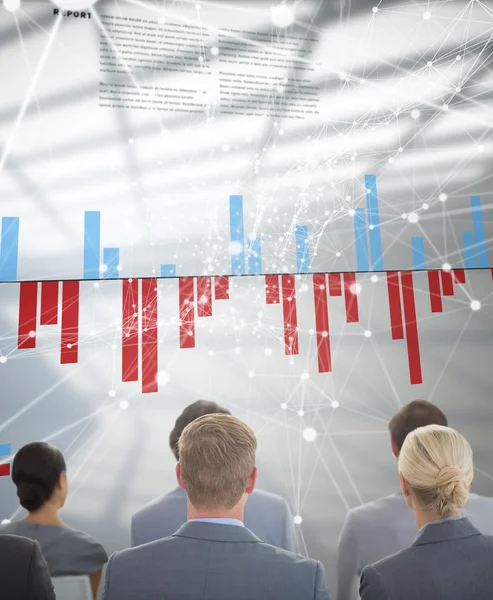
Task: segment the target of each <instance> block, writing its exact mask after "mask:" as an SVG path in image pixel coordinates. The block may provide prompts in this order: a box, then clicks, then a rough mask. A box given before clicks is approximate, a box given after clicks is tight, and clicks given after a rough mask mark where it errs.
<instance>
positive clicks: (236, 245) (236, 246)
mask: <svg viewBox="0 0 493 600" xmlns="http://www.w3.org/2000/svg"><path fill="white" fill-rule="evenodd" d="M230 250H231V254H235V255H237V254H241V253H242V252H243V245H242V244H241V243H240V242H231V245H230Z"/></svg>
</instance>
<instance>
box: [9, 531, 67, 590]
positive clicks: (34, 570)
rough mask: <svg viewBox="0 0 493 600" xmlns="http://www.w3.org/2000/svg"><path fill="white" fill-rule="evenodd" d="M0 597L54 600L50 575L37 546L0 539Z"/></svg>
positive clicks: (16, 538)
mask: <svg viewBox="0 0 493 600" xmlns="http://www.w3.org/2000/svg"><path fill="white" fill-rule="evenodd" d="M0 597H1V598H5V600H7V599H8V600H55V592H54V591H53V585H52V583H51V579H50V572H49V570H48V565H47V564H46V561H45V559H44V558H43V555H42V554H41V548H40V547H39V544H38V542H35V541H33V540H28V539H27V538H23V537H19V536H17V535H0Z"/></svg>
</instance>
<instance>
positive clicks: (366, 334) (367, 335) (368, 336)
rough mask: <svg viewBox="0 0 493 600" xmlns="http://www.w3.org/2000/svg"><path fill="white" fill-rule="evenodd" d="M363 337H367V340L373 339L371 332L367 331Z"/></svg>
mask: <svg viewBox="0 0 493 600" xmlns="http://www.w3.org/2000/svg"><path fill="white" fill-rule="evenodd" d="M363 335H364V336H365V338H371V331H369V330H368V329H367V330H366V331H365V333H364V334H363Z"/></svg>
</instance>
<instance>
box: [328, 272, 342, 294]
mask: <svg viewBox="0 0 493 600" xmlns="http://www.w3.org/2000/svg"><path fill="white" fill-rule="evenodd" d="M329 295H330V296H342V287H341V274H340V273H329Z"/></svg>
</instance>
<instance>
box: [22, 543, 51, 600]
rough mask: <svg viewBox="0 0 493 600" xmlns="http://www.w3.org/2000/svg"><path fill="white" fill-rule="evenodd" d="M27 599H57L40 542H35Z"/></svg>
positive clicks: (28, 579) (30, 563)
mask: <svg viewBox="0 0 493 600" xmlns="http://www.w3.org/2000/svg"><path fill="white" fill-rule="evenodd" d="M27 600H55V592H54V590H53V584H52V583H51V577H50V571H49V569H48V565H47V564H46V561H45V559H44V557H43V554H42V553H41V548H40V546H39V544H38V542H34V543H33V546H32V552H31V560H30V561H29V572H28V575H27Z"/></svg>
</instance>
